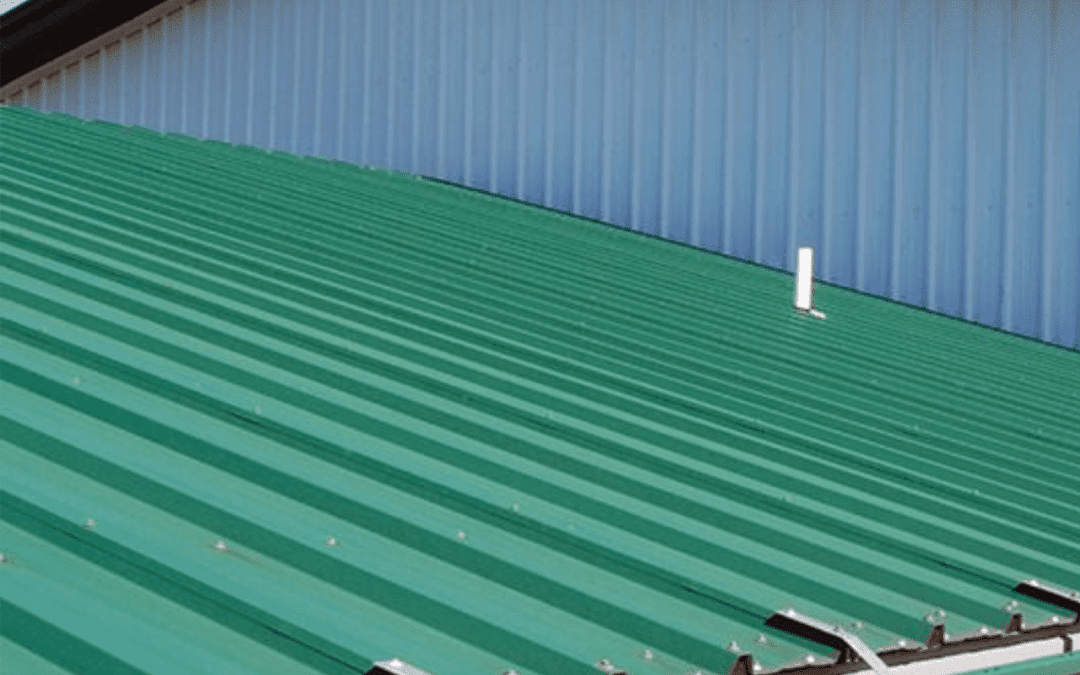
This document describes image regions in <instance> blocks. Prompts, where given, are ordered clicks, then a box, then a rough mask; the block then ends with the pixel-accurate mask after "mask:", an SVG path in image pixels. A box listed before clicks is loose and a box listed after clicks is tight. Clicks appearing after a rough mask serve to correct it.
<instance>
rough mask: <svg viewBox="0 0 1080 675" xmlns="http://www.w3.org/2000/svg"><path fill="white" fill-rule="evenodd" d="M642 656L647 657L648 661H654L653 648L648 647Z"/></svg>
mask: <svg viewBox="0 0 1080 675" xmlns="http://www.w3.org/2000/svg"><path fill="white" fill-rule="evenodd" d="M641 657H642V658H643V659H645V660H646V661H652V658H653V653H652V650H651V649H646V650H645V653H644V654H642V655H641Z"/></svg>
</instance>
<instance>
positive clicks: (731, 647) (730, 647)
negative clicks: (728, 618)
mask: <svg viewBox="0 0 1080 675" xmlns="http://www.w3.org/2000/svg"><path fill="white" fill-rule="evenodd" d="M727 649H728V651H729V652H737V651H739V643H738V642H735V641H734V640H732V641H731V644H729V645H728V646H727Z"/></svg>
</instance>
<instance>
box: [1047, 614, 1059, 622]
mask: <svg viewBox="0 0 1080 675" xmlns="http://www.w3.org/2000/svg"><path fill="white" fill-rule="evenodd" d="M1059 621H1061V617H1059V616H1058V615H1057V614H1055V615H1053V616H1052V617H1050V623H1058V622H1059Z"/></svg>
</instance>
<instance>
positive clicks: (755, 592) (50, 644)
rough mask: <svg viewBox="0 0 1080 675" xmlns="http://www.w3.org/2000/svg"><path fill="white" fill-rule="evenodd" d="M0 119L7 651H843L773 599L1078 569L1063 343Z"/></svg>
mask: <svg viewBox="0 0 1080 675" xmlns="http://www.w3.org/2000/svg"><path fill="white" fill-rule="evenodd" d="M0 132H2V138H0V140H2V155H0V163H2V174H0V196H2V202H0V216H2V230H3V250H2V252H0V256H2V258H3V265H2V270H3V271H2V277H0V279H2V298H3V306H2V318H3V322H2V325H0V330H2V333H3V345H4V347H3V352H2V358H3V364H2V371H0V376H2V379H3V388H4V389H3V394H2V400H3V404H2V411H3V412H2V415H3V420H2V432H0V433H2V448H3V449H2V452H3V457H4V460H3V462H4V467H5V470H4V472H3V477H2V480H3V510H2V512H0V518H2V523H0V524H2V526H3V539H2V542H3V543H2V546H3V549H2V552H3V553H4V555H5V562H4V564H3V565H2V574H3V575H4V576H3V585H2V602H3V608H2V611H3V615H4V621H3V637H4V640H5V642H4V644H3V647H4V649H5V660H7V658H8V656H7V655H8V654H9V653H10V654H12V657H11V658H12V659H13V660H14V662H15V663H18V664H23V665H20V666H19V667H24V668H25V669H26V670H27V671H35V670H38V665H35V664H39V665H40V666H41V672H48V669H49V668H52V669H54V670H55V669H57V668H59V669H60V670H61V671H63V670H65V669H66V670H68V671H71V672H90V671H92V670H94V669H95V668H96V670H97V672H110V673H112V672H146V673H173V672H176V673H196V672H215V673H220V672H267V673H279V672H295V673H306V672H311V673H315V672H324V673H335V672H357V671H360V672H365V671H367V670H368V668H370V667H371V664H372V663H373V662H375V661H379V660H383V659H388V658H391V657H398V658H402V659H405V660H406V661H408V662H410V663H412V664H414V665H416V666H418V667H420V668H423V669H425V670H428V671H430V672H431V673H433V674H434V675H459V674H460V675H465V674H466V673H469V674H474V673H493V674H496V675H497V674H499V673H503V672H504V671H507V670H511V669H513V670H515V671H517V672H518V673H520V674H522V675H524V674H526V673H529V674H536V675H540V674H547V673H551V674H555V673H559V674H573V673H589V672H596V668H597V664H599V665H600V667H606V665H607V664H612V665H613V667H614V668H620V669H625V670H627V671H628V672H631V673H635V674H637V673H642V674H647V673H655V674H664V675H675V674H685V673H689V672H693V671H694V670H695V669H698V668H703V669H707V670H711V671H721V672H723V671H726V670H727V669H728V668H729V667H731V665H732V664H733V663H734V661H735V659H736V656H737V655H738V654H741V653H745V652H749V653H752V654H753V657H754V659H755V662H756V663H759V664H761V665H762V666H763V667H764V668H765V669H767V670H772V669H778V668H784V667H794V666H797V665H799V664H806V663H807V662H809V661H810V660H811V659H812V660H813V662H815V663H820V662H824V661H828V660H830V659H833V658H835V656H836V651H835V650H832V649H829V648H827V647H824V646H822V645H819V644H817V643H814V642H811V641H809V640H807V639H803V638H800V637H796V636H793V635H790V634H788V633H785V632H781V631H779V630H774V629H772V628H769V627H767V626H766V625H765V623H764V622H765V620H766V619H767V618H768V617H769V616H770V615H771V614H772V613H773V612H775V611H778V610H781V609H784V608H789V607H791V608H795V609H797V610H798V611H800V612H802V613H804V614H808V615H811V616H814V617H817V618H820V619H822V620H825V621H828V622H832V623H836V624H842V625H846V626H848V627H850V628H851V629H852V630H856V631H857V632H858V634H859V635H860V636H861V637H862V639H863V640H864V641H865V642H866V643H867V644H869V645H870V646H871V647H873V648H874V649H876V650H879V651H880V650H886V649H888V648H890V647H893V648H896V649H911V648H914V647H915V646H916V645H917V644H918V643H920V642H921V641H922V640H924V639H925V638H926V636H927V633H928V632H929V630H930V624H936V623H944V624H945V626H946V630H947V631H948V633H949V634H950V638H949V639H950V640H951V641H956V640H958V639H959V638H961V637H963V636H975V635H979V634H980V630H981V629H984V628H989V629H990V630H992V631H997V630H999V629H1001V628H1002V627H1004V626H1005V625H1006V623H1007V622H1008V620H1009V617H1010V615H1011V614H1012V613H1015V612H1022V613H1023V615H1024V618H1025V621H1026V623H1027V626H1028V627H1034V626H1038V625H1043V624H1046V625H1050V622H1051V621H1053V620H1054V619H1053V618H1052V615H1055V613H1056V614H1057V615H1060V616H1064V614H1063V613H1062V611H1061V610H1060V609H1058V608H1055V607H1053V606H1051V605H1047V604H1044V603H1042V602H1039V601H1036V600H1032V599H1029V598H1027V597H1026V596H1022V595H1019V594H1017V593H1015V592H1013V591H1012V590H1011V589H1012V588H1013V586H1014V585H1015V584H1016V583H1017V582H1019V581H1021V580H1023V579H1028V578H1039V579H1042V580H1045V581H1049V582H1051V583H1054V584H1057V585H1060V586H1062V587H1065V588H1071V589H1076V588H1080V562H1078V561H1080V525H1078V522H1080V433H1078V430H1080V412H1078V411H1080V355H1078V354H1077V352H1075V351H1069V350H1065V349H1059V348H1055V347H1051V346H1048V345H1045V344H1040V343H1036V342H1033V341H1030V340H1027V339H1023V338H1019V337H1017V336H1013V335H1009V334H1005V333H1001V332H997V331H993V330H990V329H986V328H982V327H976V326H973V325H972V324H967V323H964V322H960V321H957V320H953V319H947V318H944V317H941V316H937V315H932V314H929V313H926V312H924V311H920V310H916V309H913V308H910V307H907V306H903V305H899V304H895V303H889V302H885V301H882V300H880V299H875V298H871V297H868V296H864V295H860V294H857V293H854V292H851V291H848V290H842V289H839V288H834V287H831V286H827V285H821V286H819V287H818V288H817V294H816V298H817V303H818V305H819V306H821V307H822V308H823V309H824V310H825V311H826V312H827V314H828V319H826V320H825V321H819V320H815V319H812V318H809V317H807V316H805V315H801V314H798V313H796V312H794V310H793V309H792V308H791V280H790V277H789V275H787V274H783V273H780V272H778V271H775V270H771V269H767V268H763V267H760V266H755V265H752V264H748V263H744V262H740V261H736V260H732V259H729V258H725V257H723V256H718V255H715V254H711V253H707V252H704V251H700V250H696V249H691V248H687V247H683V246H679V245H675V244H671V243H668V242H662V241H658V240H655V239H652V238H649V237H645V236H641V235H638V234H634V233H630V232H626V231H622V230H618V229H615V228H611V227H607V226H604V225H602V224H598V223H594V222H589V221H584V220H580V219H576V218H572V217H569V216H566V215H563V214H558V213H553V212H549V211H544V210H541V209H538V208H535V207H531V206H526V205H522V204H518V203H514V202H510V201H507V200H504V199H500V198H495V197H492V196H488V195H483V194H478V193H475V192H471V191H467V190H463V189H459V188H456V187H452V186H446V185H441V184H436V183H432V182H429V181H423V180H416V179H414V178H412V177H409V176H405V175H399V174H392V173H387V172H380V171H370V170H364V169H360V168H357V167H352V166H347V165H341V164H335V163H329V162H320V161H317V160H311V159H298V158H294V157H291V156H288V155H283V154H279V153H265V152H263V151H259V150H255V149H251V148H242V147H234V146H229V145H225V144H221V143H214V142H207V141H196V140H193V139H189V138H185V137H180V136H172V135H161V134H159V133H156V132H151V131H147V130H142V129H138V128H131V127H120V126H115V125H109V124H100V123H86V122H82V121H79V120H75V119H74V118H68V117H64V116H55V115H49V116H44V115H41V114H38V113H35V112H32V111H28V110H22V109H7V108H5V109H2V111H0ZM1010 603H1013V604H1010ZM1058 620H1059V621H1060V620H1061V619H1060V618H1059V619H1058ZM55 645H61V647H62V648H60V649H57V648H56V647H55ZM42 659H44V660H45V662H47V663H48V664H49V665H44V662H42ZM88 664H89V665H88Z"/></svg>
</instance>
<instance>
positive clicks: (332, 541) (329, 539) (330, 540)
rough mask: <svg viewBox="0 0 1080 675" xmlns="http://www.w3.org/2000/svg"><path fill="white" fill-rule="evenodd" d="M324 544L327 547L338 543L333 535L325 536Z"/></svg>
mask: <svg viewBox="0 0 1080 675" xmlns="http://www.w3.org/2000/svg"><path fill="white" fill-rule="evenodd" d="M326 545H327V546H328V547H334V546H337V545H338V541H337V539H334V538H333V537H327V538H326Z"/></svg>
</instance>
